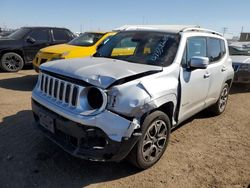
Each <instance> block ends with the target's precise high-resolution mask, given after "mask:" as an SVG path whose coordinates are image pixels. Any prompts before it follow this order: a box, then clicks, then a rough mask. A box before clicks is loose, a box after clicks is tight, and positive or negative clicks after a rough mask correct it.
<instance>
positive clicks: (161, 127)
mask: <svg viewBox="0 0 250 188" xmlns="http://www.w3.org/2000/svg"><path fill="white" fill-rule="evenodd" d="M169 136H170V120H169V118H168V116H167V115H166V114H165V113H163V112H161V111H155V112H153V113H151V114H150V115H148V116H147V117H146V118H145V120H144V122H143V124H142V136H141V138H140V139H139V141H138V143H137V144H136V145H135V147H134V148H133V150H132V151H131V153H130V154H129V160H130V162H132V163H133V164H134V165H135V166H137V167H138V168H140V169H147V168H149V167H151V166H153V165H154V164H155V163H156V162H157V161H158V160H159V159H160V158H161V156H162V155H163V153H164V151H165V150H166V147H167V144H168V141H169Z"/></svg>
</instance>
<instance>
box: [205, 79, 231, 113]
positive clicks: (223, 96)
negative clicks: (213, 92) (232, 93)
mask: <svg viewBox="0 0 250 188" xmlns="http://www.w3.org/2000/svg"><path fill="white" fill-rule="evenodd" d="M228 94H229V86H228V84H227V83H225V84H224V86H223V89H222V91H221V93H220V97H219V99H218V101H217V102H216V103H215V104H214V105H213V106H211V107H210V108H209V109H210V111H212V112H213V113H214V114H215V115H220V114H222V113H223V112H224V111H225V109H226V105H227V100H228Z"/></svg>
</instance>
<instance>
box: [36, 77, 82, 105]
mask: <svg viewBox="0 0 250 188" xmlns="http://www.w3.org/2000/svg"><path fill="white" fill-rule="evenodd" d="M40 80H41V81H40V90H41V91H42V92H43V93H44V94H46V95H47V96H50V97H52V98H54V99H56V100H58V101H60V102H62V103H65V104H67V105H69V106H73V107H76V106H77V101H78V95H79V86H77V85H75V84H72V83H70V82H66V81H64V80H61V79H58V78H55V77H52V76H49V75H47V74H43V73H42V74H41V78H40Z"/></svg>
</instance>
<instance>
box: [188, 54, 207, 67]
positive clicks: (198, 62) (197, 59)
mask: <svg viewBox="0 0 250 188" xmlns="http://www.w3.org/2000/svg"><path fill="white" fill-rule="evenodd" d="M208 64H209V59H208V57H201V56H194V57H192V58H191V61H190V68H194V69H206V68H207V66H208Z"/></svg>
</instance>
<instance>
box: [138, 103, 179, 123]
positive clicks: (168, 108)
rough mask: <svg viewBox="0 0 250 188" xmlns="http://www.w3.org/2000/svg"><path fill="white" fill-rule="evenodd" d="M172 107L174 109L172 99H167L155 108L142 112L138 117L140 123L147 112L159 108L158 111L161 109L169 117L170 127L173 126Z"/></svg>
mask: <svg viewBox="0 0 250 188" xmlns="http://www.w3.org/2000/svg"><path fill="white" fill-rule="evenodd" d="M174 109H175V104H174V102H173V101H168V102H166V103H164V104H162V105H161V106H159V107H157V108H155V109H153V110H151V111H149V112H147V113H145V114H143V115H142V117H141V119H140V123H141V124H142V123H143V121H144V120H145V118H146V117H147V116H148V115H149V114H151V113H153V112H155V111H158V110H159V111H162V112H163V113H165V114H166V115H167V116H168V118H169V119H170V123H171V128H172V127H173V118H174Z"/></svg>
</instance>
